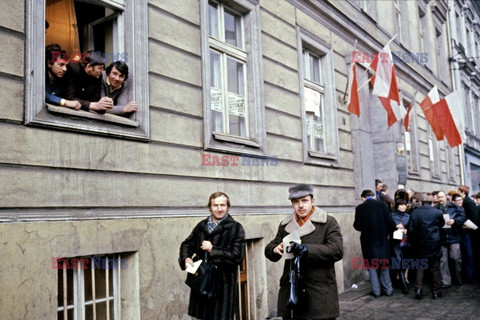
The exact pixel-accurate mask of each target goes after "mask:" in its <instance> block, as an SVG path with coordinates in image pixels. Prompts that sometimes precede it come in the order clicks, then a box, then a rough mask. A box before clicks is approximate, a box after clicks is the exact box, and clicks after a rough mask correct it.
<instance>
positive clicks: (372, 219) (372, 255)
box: [353, 190, 396, 298]
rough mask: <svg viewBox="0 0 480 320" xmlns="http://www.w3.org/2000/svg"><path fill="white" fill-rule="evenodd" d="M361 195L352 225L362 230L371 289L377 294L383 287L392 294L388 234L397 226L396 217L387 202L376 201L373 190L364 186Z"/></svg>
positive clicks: (361, 236) (363, 252)
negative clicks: (393, 216)
mask: <svg viewBox="0 0 480 320" xmlns="http://www.w3.org/2000/svg"><path fill="white" fill-rule="evenodd" d="M361 198H362V201H363V203H362V204H360V205H358V206H357V207H356V208H355V221H354V222H353V227H354V228H355V230H358V231H360V232H361V234H360V243H361V245H362V254H363V259H364V262H366V263H365V267H366V268H367V270H368V275H369V277H370V284H371V285H372V293H373V296H374V297H375V298H377V297H379V296H380V294H381V292H382V291H381V289H383V291H384V293H385V294H386V295H387V296H391V295H392V294H393V288H392V282H391V280H390V271H389V269H388V259H390V245H389V241H388V236H389V235H390V234H391V233H392V232H393V231H394V230H395V229H396V226H395V221H394V220H393V218H392V215H391V214H390V210H389V209H388V207H387V205H386V204H385V203H384V202H380V201H375V194H374V193H373V191H371V190H363V192H362V194H361Z"/></svg>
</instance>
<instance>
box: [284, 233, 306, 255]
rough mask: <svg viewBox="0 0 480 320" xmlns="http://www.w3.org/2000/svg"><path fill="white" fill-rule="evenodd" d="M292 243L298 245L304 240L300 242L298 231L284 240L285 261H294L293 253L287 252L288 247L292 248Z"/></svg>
mask: <svg viewBox="0 0 480 320" xmlns="http://www.w3.org/2000/svg"><path fill="white" fill-rule="evenodd" d="M290 241H293V242H296V243H302V240H300V235H299V234H298V231H294V232H292V233H290V234H289V235H287V236H286V237H285V238H283V256H284V257H285V259H293V253H288V252H287V247H289V246H290Z"/></svg>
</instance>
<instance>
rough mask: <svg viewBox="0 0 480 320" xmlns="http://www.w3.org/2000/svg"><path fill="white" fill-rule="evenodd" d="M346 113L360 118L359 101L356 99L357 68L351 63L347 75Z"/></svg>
mask: <svg viewBox="0 0 480 320" xmlns="http://www.w3.org/2000/svg"><path fill="white" fill-rule="evenodd" d="M347 109H348V111H349V112H351V113H354V114H356V115H357V117H360V99H359V97H358V85H357V66H356V65H355V62H352V63H351V66H350V72H349V74H348V107H347Z"/></svg>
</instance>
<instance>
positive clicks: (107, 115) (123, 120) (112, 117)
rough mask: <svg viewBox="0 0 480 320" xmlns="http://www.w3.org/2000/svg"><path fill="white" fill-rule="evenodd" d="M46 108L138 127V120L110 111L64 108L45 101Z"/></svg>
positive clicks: (56, 111) (51, 110) (55, 111)
mask: <svg viewBox="0 0 480 320" xmlns="http://www.w3.org/2000/svg"><path fill="white" fill-rule="evenodd" d="M46 106H47V109H48V111H50V112H53V113H61V114H66V115H71V116H75V117H82V118H87V119H94V120H100V121H106V122H112V123H115V124H121V125H125V126H129V127H135V128H137V127H138V122H136V121H133V120H131V119H129V118H125V117H122V116H117V115H114V114H110V113H105V114H99V113H96V112H94V111H90V112H87V111H83V110H73V109H70V108H65V107H59V106H55V105H52V104H48V103H46Z"/></svg>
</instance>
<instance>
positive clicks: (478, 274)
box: [458, 185, 480, 282]
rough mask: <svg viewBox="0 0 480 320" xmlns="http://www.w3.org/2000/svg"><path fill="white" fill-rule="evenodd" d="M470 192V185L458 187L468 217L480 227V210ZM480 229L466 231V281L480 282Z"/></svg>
mask: <svg viewBox="0 0 480 320" xmlns="http://www.w3.org/2000/svg"><path fill="white" fill-rule="evenodd" d="M469 192H470V187H469V186H465V185H463V186H460V187H458V193H459V194H460V195H461V196H462V197H463V205H462V207H463V209H464V210H465V215H466V216H467V219H469V220H470V221H472V222H473V223H474V224H476V225H477V226H479V227H480V217H479V211H478V208H477V205H476V203H475V201H473V199H472V198H470V197H469V196H468V194H469ZM479 250H480V229H477V230H471V229H468V230H466V232H465V245H464V253H465V254H464V257H465V259H464V261H465V262H464V273H465V278H466V281H468V282H471V281H473V282H478V281H479V280H480V255H479V254H478V251H479Z"/></svg>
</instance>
